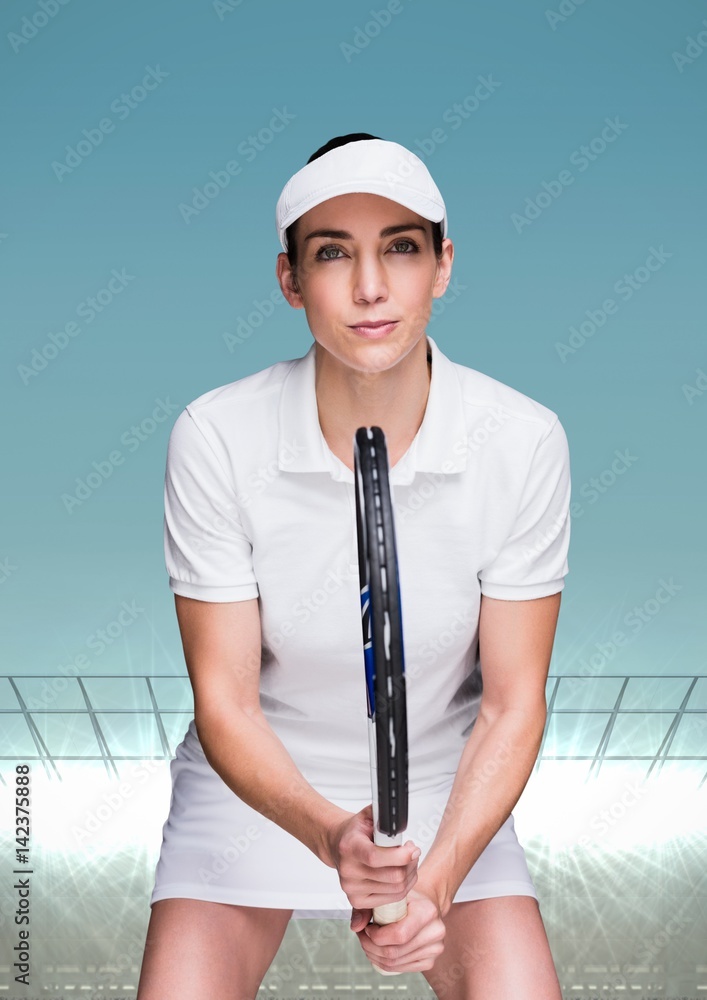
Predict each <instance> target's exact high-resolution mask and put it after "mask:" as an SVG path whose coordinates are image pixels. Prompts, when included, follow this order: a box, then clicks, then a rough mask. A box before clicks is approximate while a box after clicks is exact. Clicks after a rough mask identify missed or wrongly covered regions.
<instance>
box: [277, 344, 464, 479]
mask: <svg viewBox="0 0 707 1000" xmlns="http://www.w3.org/2000/svg"><path fill="white" fill-rule="evenodd" d="M427 342H428V344H429V345H430V349H431V352H432V375H431V379H430V391H429V395H428V397H427V406H426V408H425V413H424V416H423V419H422V423H421V425H420V427H419V429H418V432H417V434H416V435H415V438H414V439H413V441H412V444H411V445H410V447H409V448H408V450H407V451H406V452H405V454H404V455H403V457H402V458H401V459H400V461H399V462H398V463H397V464H396V465H395V466H394V468H393V469H391V470H390V477H389V478H390V482H391V484H400V485H409V484H410V483H412V481H413V479H414V477H415V473H416V472H436V473H450V472H463V471H464V469H465V468H466V456H467V448H466V421H465V415H464V402H463V398H462V388H461V383H460V381H459V376H458V374H457V372H456V370H455V366H454V363H453V362H452V361H450V359H449V358H448V357H447V356H446V355H445V354H443V353H442V351H441V350H440V349H439V347H438V346H437V344H436V342H435V341H434V340H433V339H432V337H430V336H429V334H428V335H427ZM315 351H316V342H314V343H313V344H312V346H311V347H310V348H309V350H308V351H307V353H306V354H305V355H304V356H303V357H301V358H296V359H295V360H294V362H293V364H292V366H291V368H290V370H289V371H288V373H287V375H286V376H285V380H284V382H283V385H282V390H281V393H280V405H279V411H278V419H279V431H278V468H279V469H280V471H281V472H329V473H330V474H331V477H332V479H335V480H337V481H340V482H348V483H353V482H354V474H353V472H352V471H351V469H349V468H348V467H347V466H346V465H344V463H343V462H342V461H341V460H340V459H339V458H337V456H336V455H334V453H333V452H332V451H331V449H330V448H329V445H328V444H327V442H326V439H325V438H324V435H323V434H322V429H321V426H320V424H319V413H318V411H317V397H316V391H315V372H316V369H315V363H316V358H315ZM351 454H352V456H353V443H352V445H351Z"/></svg>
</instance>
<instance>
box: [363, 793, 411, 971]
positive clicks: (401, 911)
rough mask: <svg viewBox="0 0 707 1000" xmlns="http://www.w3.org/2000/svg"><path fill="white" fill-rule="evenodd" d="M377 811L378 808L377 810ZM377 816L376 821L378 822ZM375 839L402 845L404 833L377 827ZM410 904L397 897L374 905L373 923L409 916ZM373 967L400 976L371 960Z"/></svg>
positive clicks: (379, 842) (381, 842)
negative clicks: (392, 835) (393, 835)
mask: <svg viewBox="0 0 707 1000" xmlns="http://www.w3.org/2000/svg"><path fill="white" fill-rule="evenodd" d="M376 812H377V810H376ZM377 818H378V817H377V816H376V822H377ZM373 841H374V843H376V844H379V845H380V846H381V847H400V845H401V844H402V842H403V835H402V833H399V834H397V835H396V836H395V837H388V836H386V834H385V833H381V832H380V830H378V829H377V828H376V829H374V832H373ZM407 912H408V904H407V898H405V899H396V900H395V902H394V903H383V905H382V906H374V907H373V923H374V924H379V925H383V924H394V923H397V921H398V920H402V919H403V917H406V916H407ZM371 965H373V968H374V969H375V970H376V972H380V974H381V976H399V975H400V973H399V972H388V971H386V970H385V969H379V968H378V966H377V965H375V964H374V963H373V962H371Z"/></svg>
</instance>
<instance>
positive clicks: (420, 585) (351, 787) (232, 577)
mask: <svg viewBox="0 0 707 1000" xmlns="http://www.w3.org/2000/svg"><path fill="white" fill-rule="evenodd" d="M427 341H428V343H429V345H430V348H431V352H432V374H431V383H430V391H429V396H428V400H427V406H426V410H425V414H424V418H423V421H422V424H421V426H420V428H419V430H418V432H417V435H416V436H415V439H414V440H413V442H412V444H411V445H410V447H409V448H408V450H407V452H406V453H405V455H404V456H403V457H402V458H401V459H400V460H399V461H398V462H397V464H396V465H395V466H394V467H393V468H392V469H391V470H390V483H391V490H392V494H393V503H394V507H395V527H396V536H397V547H398V561H399V576H400V591H401V600H402V624H403V635H404V649H405V672H406V691H407V703H408V749H409V764H410V791H411V794H412V793H414V792H415V790H420V791H423V790H425V789H427V790H432V789H435V788H439V787H441V786H446V787H449V785H450V783H451V781H452V780H453V777H454V774H455V773H456V768H457V765H458V762H459V757H460V755H461V752H462V750H463V748H464V744H465V743H466V740H467V738H468V736H469V733H470V730H471V727H472V725H473V722H474V720H475V718H476V715H477V712H478V706H479V702H480V699H481V691H482V669H481V668H482V664H480V662H479V656H478V618H479V608H480V597H481V594H484V595H487V596H488V597H492V598H498V599H501V600H529V599H533V598H538V597H544V596H546V595H549V594H554V593H557V592H558V591H560V590H562V589H563V587H564V578H565V576H566V574H567V572H568V563H567V553H568V547H569V539H570V517H569V503H570V464H569V452H568V445H567V438H566V435H565V432H564V429H563V427H562V425H561V423H560V421H559V419H558V417H557V414H556V413H554V412H553V411H552V410H550V409H548V408H547V407H545V406H543V405H542V404H541V403H538V402H536V401H535V400H533V399H531V398H530V397H528V396H526V395H524V394H522V393H520V392H518V391H517V390H515V389H513V388H511V387H510V386H507V385H505V384H503V383H502V382H499V381H497V380H496V379H493V378H491V377H490V376H488V375H485V374H483V373H481V372H479V371H476V370H474V369H472V368H468V367H466V366H464V365H460V364H457V363H455V362H453V361H451V360H450V359H449V358H447V357H446V355H445V354H444V353H443V352H442V351H441V350H440V348H439V347H438V346H437V344H436V342H435V340H434V339H433V338H432V337H430V336H429V335H428V336H427ZM315 346H316V345H315V343H314V342H313V343H312V345H311V347H310V349H309V350H308V351H307V353H306V354H305V355H304V356H303V357H301V358H295V359H290V360H287V361H280V362H277V363H276V364H274V365H271V366H270V367H268V368H265V369H263V370H262V371H259V372H255V373H254V374H252V375H248V376H246V377H244V378H241V379H238V380H237V381H235V382H231V383H230V384H228V385H224V386H221V387H219V388H216V389H212V390H211V391H209V392H206V393H204V394H203V395H201V396H199V397H198V398H197V399H195V400H194V401H193V402H192V403H190V404H189V405H188V406H187V407H186V408H185V409H184V410H183V411H182V412H181V413H180V415H179V417H178V418H177V420H176V422H175V424H174V427H173V429H172V433H171V436H170V440H169V446H168V456H167V469H166V477H165V536H164V537H165V558H166V566H167V571H168V573H169V585H170V587H171V589H172V590H173V591H174V592H175V593H177V594H182V595H184V596H185V597H192V598H196V599H197V600H201V601H220V602H221V601H240V600H247V599H249V598H254V597H259V607H260V614H261V623H262V640H263V653H262V663H261V686H260V699H261V705H262V709H263V711H264V713H265V715H266V717H267V719H268V721H269V723H270V725H271V726H272V728H273V729H274V730H275V732H276V733H277V735H278V736H279V737H280V739H281V740H282V742H283V743H284V745H285V747H286V748H287V749H288V751H289V753H290V755H291V756H292V758H293V760H294V761H295V763H296V765H297V766H298V767H299V769H300V770H301V771H302V773H303V774H304V776H305V777H306V778H307V780H308V781H310V783H311V784H312V785H314V787H315V788H317V789H318V791H320V792H321V793H322V794H323V795H326V796H332V797H333V796H336V795H339V796H341V795H344V796H347V795H349V794H350V796H351V798H354V797H357V796H363V797H364V798H365V797H368V800H370V772H369V761H368V735H367V717H366V696H365V681H364V668H363V650H362V641H361V619H360V602H359V582H358V548H357V540H356V515H355V495H354V476H353V473H352V472H351V470H350V469H348V468H347V467H346V466H345V465H344V464H343V462H341V461H340V460H339V459H338V458H337V457H336V456H335V455H334V454H333V453H332V452H331V450H330V449H329V447H328V445H327V443H326V441H325V439H324V436H323V434H322V432H321V427H320V425H319V419H318V413H317V403H316V394H315ZM351 447H352V457H353V441H352V446H351ZM233 641H234V642H235V643H237V642H238V636H234V637H233ZM191 729H192V733H191V735H192V737H195V730H194V727H193V725H192V727H191ZM224 787H225V786H224Z"/></svg>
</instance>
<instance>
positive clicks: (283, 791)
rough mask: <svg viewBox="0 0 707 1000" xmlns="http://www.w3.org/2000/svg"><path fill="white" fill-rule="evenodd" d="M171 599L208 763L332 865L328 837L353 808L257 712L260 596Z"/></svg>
mask: <svg viewBox="0 0 707 1000" xmlns="http://www.w3.org/2000/svg"><path fill="white" fill-rule="evenodd" d="M175 602H176V610H177V620H178V622H179V630H180V633H181V637H182V645H183V647H184V657H185V660H186V664H187V670H188V672H189V678H190V680H191V685H192V689H193V692H194V721H195V724H196V729H197V733H198V735H199V741H200V743H201V745H202V747H203V750H204V754H205V756H206V759H207V760H208V762H209V764H210V765H211V767H212V768H213V769H214V771H216V773H217V774H218V775H219V776H220V777H221V778H222V780H223V781H224V782H225V783H226V784H227V785H228V787H229V788H230V789H231V790H232V791H233V792H235V794H236V795H237V796H238V797H239V798H240V799H242V800H243V801H244V802H246V803H247V804H248V805H249V806H251V807H252V808H253V809H255V810H256V811H257V812H259V813H261V814H262V815H263V816H265V817H267V818H268V819H271V820H272V821H273V822H274V823H277V825H278V826H280V827H282V828H283V829H284V830H287V832H288V833H290V834H292V835H293V836H294V837H296V838H297V839H298V840H300V841H302V843H303V844H305V845H306V846H307V847H308V848H309V849H310V850H311V851H313V852H314V854H316V856H317V857H318V858H319V859H320V860H321V861H323V862H324V863H325V864H327V865H328V866H329V867H330V868H334V867H336V866H335V863H334V860H333V858H332V856H331V843H332V838H333V837H334V836H335V834H336V831H337V829H338V828H339V827H341V826H342V825H343V824H344V823H345V822H347V821H348V820H350V819H351V813H350V812H347V811H346V810H345V809H341V808H339V807H338V806H336V805H334V803H333V802H330V801H329V800H328V799H326V798H324V796H322V795H320V794H319V792H317V791H316V790H315V789H314V788H313V787H312V786H311V785H310V784H309V782H308V781H307V780H306V779H305V778H304V776H303V774H302V772H301V771H300V770H299V769H298V768H297V766H296V765H295V762H294V761H293V760H292V758H291V757H290V755H289V753H288V752H287V750H286V748H285V746H284V745H283V743H282V742H281V740H280V739H279V738H278V736H277V735H276V734H275V732H274V731H273V729H272V728H271V726H270V724H269V723H268V721H267V719H266V718H265V715H264V714H263V712H262V709H261V707H260V698H259V685H260V657H261V632H260V613H259V610H258V598H257V597H256V598H252V599H250V600H245V601H233V602H228V603H214V602H207V601H198V600H195V599H193V598H190V597H183V596H181V595H179V594H175Z"/></svg>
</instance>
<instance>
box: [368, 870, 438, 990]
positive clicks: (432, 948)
mask: <svg viewBox="0 0 707 1000" xmlns="http://www.w3.org/2000/svg"><path fill="white" fill-rule="evenodd" d="M407 907H408V912H407V916H405V917H403V919H402V920H398V921H397V922H396V923H394V924H385V925H384V926H380V927H379V926H378V925H377V924H370V923H369V922H368V921H369V920H370V919H371V916H372V910H371V909H354V911H353V916H352V918H351V930H352V931H354V932H355V933H356V935H357V937H358V940H359V941H360V943H361V947H362V948H363V950H364V951H365V953H366V957H367V958H368V960H369V961H370V962H371V964H373V965H376V966H377V967H378V968H379V969H381V970H382V971H383V972H425V971H426V970H427V969H431V968H432V966H433V965H434V964H435V961H436V960H437V958H439V956H440V955H441V954H442V952H443V951H444V936H445V934H446V933H447V928H446V926H445V923H444V921H443V919H442V910H441V908H440V903H439V901H438V899H437V897H436V894H435V893H434V892H433V891H432V890H431V889H429V888H428V887H427V886H422V885H421V886H420V887H419V888H418V889H413V890H412V891H411V892H410V893H409V895H408V900H407Z"/></svg>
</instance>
